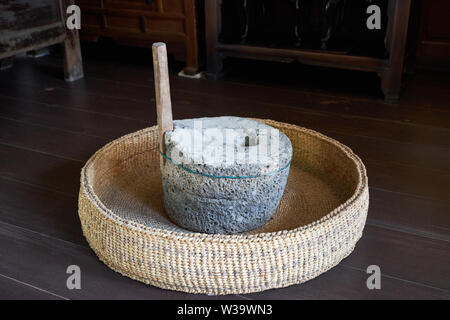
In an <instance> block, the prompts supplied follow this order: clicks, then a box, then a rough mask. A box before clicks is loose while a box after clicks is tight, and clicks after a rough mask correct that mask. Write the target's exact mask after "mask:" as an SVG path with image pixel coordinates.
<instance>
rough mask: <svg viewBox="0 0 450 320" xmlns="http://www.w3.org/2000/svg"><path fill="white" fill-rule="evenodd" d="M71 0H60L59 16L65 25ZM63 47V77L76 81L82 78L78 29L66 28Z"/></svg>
mask: <svg viewBox="0 0 450 320" xmlns="http://www.w3.org/2000/svg"><path fill="white" fill-rule="evenodd" d="M73 3H74V2H73V0H61V6H60V7H61V17H62V19H63V24H64V25H66V21H67V14H66V9H67V7H68V6H69V5H71V4H73ZM63 48H64V78H65V80H66V81H70V82H71V81H76V80H78V79H81V78H83V62H82V59H81V50H80V38H79V36H78V30H76V29H73V30H69V29H68V28H66V39H65V40H64V42H63Z"/></svg>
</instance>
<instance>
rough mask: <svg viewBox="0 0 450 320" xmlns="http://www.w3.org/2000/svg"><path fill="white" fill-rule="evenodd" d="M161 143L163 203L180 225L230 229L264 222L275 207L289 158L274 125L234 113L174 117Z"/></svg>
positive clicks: (198, 229) (286, 145)
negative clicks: (202, 116) (224, 115)
mask: <svg viewBox="0 0 450 320" xmlns="http://www.w3.org/2000/svg"><path fill="white" fill-rule="evenodd" d="M165 147H166V150H165V155H166V156H167V157H168V159H170V160H168V159H164V158H161V174H162V182H163V191H164V205H165V208H166V211H167V213H168V215H169V217H170V218H171V219H172V220H173V221H174V222H175V223H177V224H178V225H180V226H181V227H184V228H186V229H189V230H192V231H196V232H203V233H219V234H235V233H240V232H245V231H250V230H252V229H256V228H258V227H260V226H262V225H264V224H265V223H266V222H267V221H268V220H270V218H271V217H272V215H273V213H274V212H275V210H276V209H277V207H278V204H279V202H280V199H281V197H282V195H283V191H284V188H285V186H286V181H287V177H288V174H289V165H290V161H291V159H292V145H291V142H290V141H289V139H288V137H287V136H286V135H285V134H283V133H282V132H280V131H279V130H277V129H275V128H272V127H270V126H268V125H266V124H263V123H261V122H258V121H255V120H250V119H245V118H239V117H216V118H198V119H185V120H175V121H174V130H173V131H170V132H166V134H165ZM194 172H195V173H194Z"/></svg>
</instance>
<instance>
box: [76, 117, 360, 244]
mask: <svg viewBox="0 0 450 320" xmlns="http://www.w3.org/2000/svg"><path fill="white" fill-rule="evenodd" d="M254 120H257V121H261V122H264V123H266V124H268V125H273V126H274V127H276V128H278V129H280V130H283V128H286V129H294V130H298V131H302V132H304V133H306V134H309V135H312V136H315V137H316V138H318V139H320V140H322V141H325V142H328V143H330V144H333V145H335V146H336V147H338V148H339V149H340V150H341V151H342V153H344V154H345V155H346V156H347V157H348V158H349V159H351V160H352V162H353V164H354V165H355V167H356V170H357V171H358V175H359V178H358V184H357V186H356V188H355V191H354V193H353V194H352V196H351V197H350V198H348V199H347V201H345V202H344V203H342V204H341V205H339V206H338V207H337V208H335V209H334V210H332V211H331V212H329V213H328V214H327V215H325V216H323V217H322V218H321V219H319V220H316V221H314V222H311V223H309V224H307V225H304V226H301V227H298V228H295V229H291V230H281V231H275V232H264V233H256V234H235V235H225V234H206V233H184V232H179V231H173V230H167V229H163V228H155V227H148V226H145V225H142V224H140V223H136V222H133V221H129V220H125V219H123V218H121V217H119V216H117V215H116V214H115V213H114V212H112V211H111V210H110V209H108V208H107V207H106V206H105V205H104V204H103V203H102V202H101V201H100V199H99V198H98V197H97V195H96V194H95V192H94V189H93V186H92V185H91V184H90V183H89V175H88V173H87V171H88V169H89V167H90V166H91V165H92V164H93V162H94V161H95V160H96V158H97V157H98V156H99V155H100V154H102V153H104V152H107V150H109V149H110V148H112V147H114V146H115V145H116V144H119V143H123V142H124V141H126V140H129V139H133V138H135V137H137V136H140V135H146V134H149V133H151V134H154V135H157V134H158V131H157V129H158V128H157V126H153V127H149V128H145V129H142V130H139V131H136V132H133V133H130V134H127V135H124V136H122V137H120V138H118V139H116V140H113V141H111V142H110V143H108V144H106V145H105V146H104V147H102V148H101V149H99V150H98V151H97V152H95V154H94V155H93V156H92V157H91V158H90V159H89V160H88V161H87V162H86V164H85V166H84V167H83V168H82V170H81V190H82V191H83V192H84V193H85V195H87V198H88V199H89V200H90V201H91V202H92V203H93V204H94V206H95V207H96V208H97V209H98V210H99V211H100V212H101V213H102V214H104V215H105V216H107V217H108V218H110V219H112V220H114V221H115V222H117V223H119V224H121V225H123V226H125V227H129V228H133V229H135V230H138V231H143V232H146V233H148V234H154V235H158V236H160V237H163V238H177V239H180V240H181V239H186V240H187V239H192V240H194V239H195V240H200V241H208V242H215V241H219V242H240V241H249V240H251V241H267V240H270V239H272V238H279V237H280V236H282V237H295V236H296V235H297V234H298V233H299V232H302V231H304V230H310V231H312V230H311V229H314V227H320V225H321V224H323V223H325V222H326V221H328V220H330V219H332V218H334V217H336V216H337V215H339V213H341V212H345V211H346V209H348V208H349V207H351V206H352V205H353V203H354V202H356V201H357V200H359V199H360V198H361V197H362V196H363V193H364V189H365V188H366V187H367V173H366V169H365V167H364V164H363V163H362V161H361V159H360V158H359V157H358V156H357V155H355V154H354V153H353V151H352V150H351V149H350V148H349V147H347V146H345V145H343V144H341V143H340V142H338V141H336V140H334V139H332V138H329V137H327V136H325V135H323V134H321V133H319V132H317V131H314V130H311V129H306V128H303V127H299V126H296V125H292V124H287V123H283V122H277V121H274V120H270V119H254ZM155 148H157V146H156V145H155Z"/></svg>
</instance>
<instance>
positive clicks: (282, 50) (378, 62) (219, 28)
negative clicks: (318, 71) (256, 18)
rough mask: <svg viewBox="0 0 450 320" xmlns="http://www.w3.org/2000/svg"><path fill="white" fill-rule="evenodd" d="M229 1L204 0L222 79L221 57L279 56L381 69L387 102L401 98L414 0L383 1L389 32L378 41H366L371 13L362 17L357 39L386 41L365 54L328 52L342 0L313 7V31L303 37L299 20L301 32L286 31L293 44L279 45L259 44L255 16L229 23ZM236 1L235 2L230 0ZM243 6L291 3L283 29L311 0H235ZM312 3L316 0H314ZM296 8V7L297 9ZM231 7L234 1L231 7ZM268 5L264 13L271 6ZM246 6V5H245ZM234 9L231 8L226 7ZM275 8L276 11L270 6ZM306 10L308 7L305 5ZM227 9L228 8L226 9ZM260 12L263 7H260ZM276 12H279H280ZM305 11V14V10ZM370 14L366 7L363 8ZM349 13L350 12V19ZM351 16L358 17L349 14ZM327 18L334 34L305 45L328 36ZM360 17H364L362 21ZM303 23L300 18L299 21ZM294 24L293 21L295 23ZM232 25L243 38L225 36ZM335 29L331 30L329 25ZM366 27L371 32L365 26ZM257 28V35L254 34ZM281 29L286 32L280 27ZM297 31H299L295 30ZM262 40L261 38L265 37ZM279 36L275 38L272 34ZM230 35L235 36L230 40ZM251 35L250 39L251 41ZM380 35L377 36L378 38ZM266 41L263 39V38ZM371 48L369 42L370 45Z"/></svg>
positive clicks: (212, 58) (210, 58)
mask: <svg viewBox="0 0 450 320" xmlns="http://www.w3.org/2000/svg"><path fill="white" fill-rule="evenodd" d="M229 1H230V0H205V24H206V49H207V73H206V74H207V75H208V76H209V77H211V78H215V77H218V76H219V75H220V74H221V71H222V60H223V59H224V58H225V57H229V56H233V57H244V58H253V59H270V60H280V61H283V62H289V61H293V60H298V61H300V62H302V63H305V64H311V65H319V66H326V67H335V68H343V69H354V70H361V71H368V72H376V73H378V74H379V75H380V77H381V79H382V84H381V86H382V91H383V93H384V95H385V99H386V101H391V102H395V101H397V100H398V98H399V94H400V86H401V79H402V72H403V64H404V56H405V44H406V40H407V31H408V23H409V15H410V7H411V1H412V0H387V1H384V3H385V6H384V7H383V10H384V15H385V17H386V18H385V22H384V32H383V34H382V37H381V38H380V34H379V33H375V37H374V38H373V39H374V41H372V40H370V41H367V36H368V34H369V33H368V32H366V33H364V29H367V27H366V26H365V19H367V16H363V19H364V20H362V21H363V22H362V23H361V21H357V22H356V23H357V27H356V28H353V30H350V32H347V33H350V34H354V33H355V32H356V33H357V32H360V31H358V30H362V31H361V35H360V36H359V38H358V42H365V44H367V43H369V44H370V43H374V42H376V41H378V43H381V50H379V51H380V52H381V54H373V51H374V50H373V47H371V46H370V45H369V46H368V47H369V50H367V51H366V52H365V53H361V52H358V53H356V52H352V51H346V50H339V51H336V50H329V49H330V48H329V44H330V42H329V40H330V39H329V37H328V36H329V35H333V34H334V31H335V30H334V29H335V26H333V25H332V24H330V21H331V20H333V19H332V18H333V17H332V16H330V13H331V12H330V6H333V5H334V4H337V3H339V2H342V1H333V0H326V1H325V0H323V1H320V2H321V3H322V11H320V12H316V13H314V10H311V11H310V13H311V15H310V16H308V14H309V13H308V14H306V19H309V20H310V23H309V26H310V29H311V32H309V33H308V32H306V33H304V35H306V37H302V36H301V35H300V36H299V34H298V32H297V30H302V29H305V28H304V27H302V26H300V25H299V26H296V25H295V24H294V25H293V26H291V27H290V29H291V30H292V29H293V28H295V29H293V30H295V31H296V32H294V33H292V32H290V33H287V34H288V39H290V40H289V42H290V43H291V45H286V44H282V43H281V44H280V43H275V44H274V43H264V41H261V40H260V42H258V40H255V39H257V37H255V28H252V27H251V26H250V25H249V21H251V16H250V15H248V14H244V15H242V14H241V15H238V17H240V18H239V19H238V18H236V19H234V20H233V19H232V21H231V22H230V21H225V19H226V17H224V6H223V5H224V4H225V3H226V4H227V5H228V4H229ZM231 1H233V0H231ZM236 1H237V2H238V3H239V5H238V6H236V8H237V7H239V6H240V7H242V6H245V7H248V6H250V4H251V3H253V5H258V6H260V5H261V3H268V4H271V5H275V6H278V5H279V4H280V3H281V2H284V3H285V4H287V5H289V3H291V9H290V10H291V11H292V12H291V13H292V14H291V15H287V14H286V15H284V17H285V20H283V19H281V20H280V21H281V22H280V23H281V24H285V26H284V27H286V26H289V17H290V16H292V17H294V19H302V18H301V16H299V15H295V14H294V11H295V10H297V11H301V10H298V8H297V7H298V6H299V5H300V4H302V3H307V1H301V0H300V1H294V0H264V1H259V2H257V1H253V2H252V1H246V0H241V1H239V0H236ZM310 2H311V1H310ZM313 2H314V5H315V7H317V3H318V1H313ZM361 3H363V4H364V5H365V9H366V8H367V6H369V5H370V4H373V3H374V1H364V2H361V1H359V3H354V4H355V5H356V4H361ZM295 4H296V5H295ZM296 6H297V7H296ZM228 7H229V5H228ZM268 8H269V7H268V6H267V7H266V9H265V11H267V10H268ZM353 8H354V7H353V6H350V9H353ZM245 9H247V8H245ZM338 9H339V8H336V10H335V11H336V12H337V14H339V10H338ZM227 10H229V9H227ZM270 10H272V9H270ZM302 10H304V9H302ZM225 11H226V10H225ZM260 11H261V10H260ZM275 11H276V10H275ZM300 13H301V12H300ZM363 13H364V14H366V12H365V10H364V12H363ZM301 14H303V19H305V13H301ZM266 16H267V17H268V18H267V19H266V20H270V21H269V22H268V23H270V24H273V20H274V19H275V18H271V17H269V15H268V14H266ZM348 16H349V15H347V17H348ZM350 17H351V18H353V17H354V16H353V15H352V14H350ZM324 20H325V26H326V28H322V29H325V31H326V32H327V33H329V34H328V35H326V36H324V37H320V36H319V37H317V36H316V38H317V41H316V42H317V43H318V45H317V46H316V47H314V41H310V43H313V45H312V46H310V47H307V46H304V45H303V42H304V40H305V39H306V40H307V39H308V37H307V36H308V34H313V35H314V34H319V35H320V34H321V33H322V34H323V30H320V28H319V27H317V26H320V25H323V21H324ZM360 20H361V19H360ZM240 21H241V22H242V21H243V22H244V25H246V26H245V27H244V28H239V27H238V26H236V24H238V23H239V22H240ZM296 21H298V20H296ZM291 24H292V23H291ZM230 25H231V26H232V27H233V28H234V29H233V30H235V31H236V30H237V31H236V32H240V33H241V34H242V35H243V36H242V37H240V39H232V37H230V36H229V34H224V33H226V32H223V31H225V30H224V29H223V28H224V27H225V26H226V27H227V30H230V29H231V28H230V27H229V26H230ZM260 25H261V27H258V28H259V29H260V32H262V34H263V38H264V37H269V33H268V32H267V31H265V30H266V29H267V30H269V29H271V30H272V31H273V32H278V31H279V30H277V29H275V28H274V27H271V28H267V27H266V28H264V25H263V24H260ZM330 28H331V29H330ZM365 31H367V30H365ZM251 32H253V35H250V33H251ZM281 32H282V31H281ZM296 33H297V34H296ZM260 38H261V37H260ZM273 38H276V37H273ZM230 39H231V40H230ZM248 39H250V41H248ZM377 39H378V40H377ZM263 40H264V39H263ZM366 47H367V46H366Z"/></svg>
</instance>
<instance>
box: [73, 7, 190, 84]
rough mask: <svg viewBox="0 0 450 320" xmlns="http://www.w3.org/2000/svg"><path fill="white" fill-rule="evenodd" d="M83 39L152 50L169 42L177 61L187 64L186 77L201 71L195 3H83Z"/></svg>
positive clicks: (168, 44) (169, 48) (170, 50)
mask: <svg viewBox="0 0 450 320" xmlns="http://www.w3.org/2000/svg"><path fill="white" fill-rule="evenodd" d="M77 3H78V4H79V5H80V8H81V11H82V15H83V18H82V22H81V24H82V28H81V39H83V40H89V41H97V40H98V38H99V37H107V38H111V39H113V40H114V41H115V42H117V43H119V44H124V45H130V46H139V47H148V48H151V46H152V43H153V42H158V41H162V42H165V43H167V49H168V50H169V53H171V54H173V56H174V57H175V59H177V60H181V61H185V62H186V67H185V68H184V72H185V73H186V74H191V75H192V74H195V73H196V72H197V70H198V42H197V22H196V1H195V0H80V1H77Z"/></svg>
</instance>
